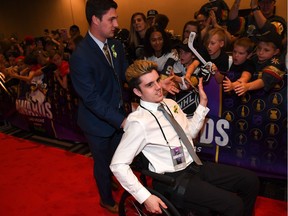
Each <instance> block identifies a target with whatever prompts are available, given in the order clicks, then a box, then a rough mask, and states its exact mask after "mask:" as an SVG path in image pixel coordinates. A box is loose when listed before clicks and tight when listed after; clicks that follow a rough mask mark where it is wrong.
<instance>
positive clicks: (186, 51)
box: [174, 38, 199, 116]
mask: <svg viewBox="0 0 288 216" xmlns="http://www.w3.org/2000/svg"><path fill="white" fill-rule="evenodd" d="M177 48H178V53H179V61H177V62H176V64H177V65H179V67H180V68H182V70H181V71H182V74H181V75H182V77H180V76H175V77H174V80H175V81H176V82H177V83H179V87H180V89H181V91H180V92H179V93H178V94H176V95H175V98H174V99H175V101H176V102H177V103H178V104H179V106H180V107H181V109H182V110H183V111H184V112H185V113H186V114H187V116H192V115H193V114H194V111H195V110H196V108H197V106H198V105H199V94H198V91H197V90H196V89H195V87H196V86H197V85H198V78H197V77H196V76H195V75H194V74H192V76H191V78H190V81H189V82H187V81H186V79H185V74H186V70H187V68H188V66H189V65H190V64H192V63H193V61H194V60H195V55H194V54H193V52H192V51H191V49H190V48H189V47H188V38H186V39H185V40H184V41H183V42H182V43H180V44H179V45H178V46H177Z"/></svg>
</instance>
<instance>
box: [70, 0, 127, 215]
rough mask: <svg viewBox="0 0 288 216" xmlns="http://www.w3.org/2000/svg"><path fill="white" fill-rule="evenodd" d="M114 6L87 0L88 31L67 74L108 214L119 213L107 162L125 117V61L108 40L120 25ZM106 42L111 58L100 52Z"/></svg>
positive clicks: (117, 45) (105, 1)
mask: <svg viewBox="0 0 288 216" xmlns="http://www.w3.org/2000/svg"><path fill="white" fill-rule="evenodd" d="M116 9H117V3H116V2H114V1H113V0H88V1H87V3H86V18H87V21H88V23H89V30H88V32H87V34H86V36H85V37H84V39H83V40H82V41H81V43H80V44H79V45H78V46H77V49H76V50H75V51H74V52H73V54H72V56H71V59H70V71H71V79H72V83H73V86H74V88H75V90H76V92H77V94H78V95H79V108H78V124H79V126H80V127H81V129H82V130H83V132H84V134H85V137H86V139H87V141H88V143H89V147H90V150H91V153H92V156H93V159H94V177H95V180H96V184H97V187H98V190H99V194H100V198H101V200H100V205H101V206H102V207H104V208H106V209H107V210H109V211H110V212H112V213H117V212H118V204H117V203H116V202H115V201H114V199H113V196H112V186H111V184H112V178H111V171H110V169H109V164H110V162H111V159H112V156H113V153H114V152H115V149H116V148H117V146H118V144H119V142H120V139H121V136H122V133H123V130H122V128H123V126H124V123H125V120H126V117H125V112H124V109H123V100H122V86H123V82H124V81H125V71H126V68H127V66H128V63H127V61H126V59H125V54H124V49H123V47H122V45H121V43H120V42H119V41H117V40H114V39H112V38H113V36H114V33H115V31H116V28H117V27H118V21H117V18H118V16H117V13H116ZM105 44H107V45H108V51H107V52H108V54H109V55H110V57H109V56H108V57H106V56H105V52H104V51H103V48H104V45H105ZM105 47H106V46H105ZM109 59H110V61H111V62H110V61H109Z"/></svg>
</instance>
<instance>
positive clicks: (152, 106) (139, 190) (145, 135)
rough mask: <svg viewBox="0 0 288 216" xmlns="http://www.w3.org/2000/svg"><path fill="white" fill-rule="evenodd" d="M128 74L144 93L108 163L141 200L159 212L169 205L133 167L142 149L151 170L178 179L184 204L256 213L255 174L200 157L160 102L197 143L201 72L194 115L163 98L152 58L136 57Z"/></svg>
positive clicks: (200, 121)
mask: <svg viewBox="0 0 288 216" xmlns="http://www.w3.org/2000/svg"><path fill="white" fill-rule="evenodd" d="M126 79H127V81H128V84H129V87H130V88H131V89H132V90H133V92H134V93H135V94H136V95H137V96H138V97H140V106H139V107H138V108H137V110H136V111H134V112H132V113H131V114H130V115H129V116H128V118H127V121H126V124H125V127H124V132H125V133H124V135H123V137H122V140H121V142H120V144H119V146H118V148H117V150H116V152H115V154H114V156H113V159H112V162H111V164H110V168H111V170H112V172H113V173H114V175H115V177H116V178H117V180H118V181H119V182H120V184H121V185H122V186H123V188H124V189H125V190H126V191H128V192H129V193H130V194H131V195H132V196H133V197H134V198H135V199H136V200H137V201H138V202H139V203H141V204H142V203H143V204H144V205H145V207H146V209H147V210H148V211H149V212H152V213H157V214H160V213H161V212H162V210H161V207H162V208H167V206H166V205H165V203H164V202H163V201H162V200H161V199H160V198H159V197H157V196H155V195H153V194H151V193H150V192H149V191H148V190H147V188H146V187H145V186H144V185H143V184H141V183H140V181H139V180H138V178H137V177H136V175H135V174H134V173H133V171H132V169H131V167H130V165H131V163H132V161H133V159H134V158H135V157H136V156H137V155H138V154H139V153H141V152H142V153H143V155H145V157H146V158H147V159H148V161H149V170H150V171H152V172H155V173H159V174H162V175H166V176H172V177H174V178H175V179H176V187H172V188H173V189H172V190H173V191H172V194H173V193H174V195H175V196H179V194H182V197H181V202H182V204H183V206H184V207H185V208H189V207H191V209H192V208H195V206H199V207H204V208H208V209H210V210H211V211H214V212H217V213H218V214H220V215H229V216H230V215H231V216H232V215H233V216H238V215H239V216H243V215H245V216H248V215H253V209H254V204H255V200H256V197H257V194H258V189H259V181H258V178H257V176H256V175H255V174H254V173H253V172H251V171H249V170H245V169H242V168H238V167H232V166H227V165H223V164H216V163H212V162H201V161H200V160H199V161H198V159H199V158H198V157H197V155H196V157H197V158H195V152H194V153H193V154H191V153H190V152H191V151H190V152H189V150H188V149H187V147H186V145H187V144H184V142H183V140H184V139H183V136H181V135H179V133H177V132H176V129H174V126H172V124H171V123H170V121H169V120H168V118H167V117H166V115H165V112H164V111H160V110H159V108H158V107H159V106H160V105H161V104H162V105H163V106H164V107H165V110H166V111H168V113H170V115H171V116H172V118H174V119H175V120H176V121H177V122H178V124H179V125H181V127H182V130H184V132H185V134H186V136H187V137H188V139H189V141H190V145H191V146H192V147H193V149H195V148H194V145H193V141H192V139H193V138H195V137H196V136H197V134H198V133H199V131H200V129H201V128H202V126H203V124H204V120H205V116H206V115H207V113H208V111H209V109H208V108H207V107H206V105H207V102H208V99H207V96H206V94H205V92H204V90H203V86H202V78H200V79H199V86H198V90H199V96H200V104H199V105H198V107H197V109H196V111H195V113H194V115H193V117H192V118H190V119H187V117H186V114H184V113H183V111H182V110H181V109H180V107H179V106H178V105H177V103H176V102H175V101H173V100H171V99H167V98H164V96H163V92H162V88H161V85H160V78H159V75H158V73H157V65H156V64H155V63H154V62H151V61H146V60H137V61H135V62H134V63H133V64H132V65H130V66H129V68H128V69H127V71H126ZM171 116H170V117H171ZM154 185H155V187H156V190H158V191H159V192H160V193H162V192H163V193H166V192H167V190H170V189H167V187H166V186H163V185H161V183H159V184H158V183H157V182H156V183H155V184H154ZM157 187H158V188H157ZM172 197H173V195H172ZM172 203H173V202H172ZM178 204H179V203H178ZM180 205H181V204H180ZM183 206H182V207H183ZM180 207H181V206H180Z"/></svg>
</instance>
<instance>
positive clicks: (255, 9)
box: [251, 6, 260, 12]
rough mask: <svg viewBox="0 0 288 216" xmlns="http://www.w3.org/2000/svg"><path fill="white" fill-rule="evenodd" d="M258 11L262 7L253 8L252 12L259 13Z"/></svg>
mask: <svg viewBox="0 0 288 216" xmlns="http://www.w3.org/2000/svg"><path fill="white" fill-rule="evenodd" d="M258 10H260V7H259V6H257V7H255V8H252V9H251V11H252V12H254V11H258Z"/></svg>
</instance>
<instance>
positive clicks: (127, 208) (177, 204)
mask: <svg viewBox="0 0 288 216" xmlns="http://www.w3.org/2000/svg"><path fill="white" fill-rule="evenodd" d="M148 163H149V162H148V159H147V158H146V157H145V156H144V155H143V154H142V153H140V154H139V155H138V156H137V157H136V158H135V159H134V161H133V163H132V164H131V168H132V169H133V170H134V171H138V172H139V173H140V175H139V180H140V181H141V182H142V184H143V185H144V186H145V187H146V188H147V190H148V191H149V192H150V193H151V194H153V195H155V196H157V197H159V198H160V199H161V200H162V201H163V202H164V203H165V204H166V206H167V207H168V208H167V209H164V208H161V209H162V214H152V213H150V212H148V211H147V210H146V208H145V206H144V204H140V203H138V201H137V200H135V198H134V197H133V196H132V195H131V194H130V193H128V192H127V191H124V192H123V193H122V195H121V199H120V201H119V216H131V215H133V216H136V215H137V216H149V215H164V216H165V215H166V216H217V215H218V214H217V213H215V212H211V211H210V210H209V209H208V208H205V207H202V206H198V205H197V206H196V205H195V206H191V204H189V205H188V204H185V202H183V200H182V198H183V195H184V192H185V184H186V183H188V181H185V175H184V177H183V178H180V180H179V179H178V178H177V179H175V178H174V177H172V176H167V175H162V174H158V173H154V172H151V171H149V170H148ZM156 188H157V189H156ZM160 191H161V193H160Z"/></svg>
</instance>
